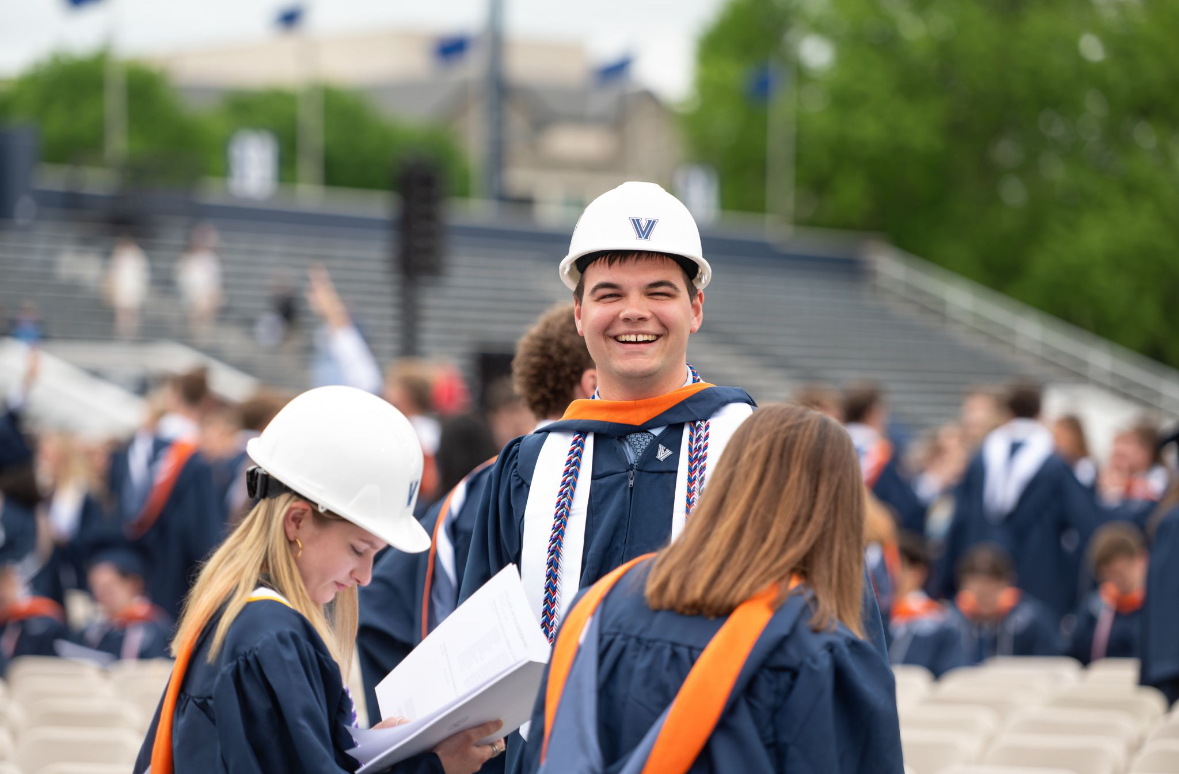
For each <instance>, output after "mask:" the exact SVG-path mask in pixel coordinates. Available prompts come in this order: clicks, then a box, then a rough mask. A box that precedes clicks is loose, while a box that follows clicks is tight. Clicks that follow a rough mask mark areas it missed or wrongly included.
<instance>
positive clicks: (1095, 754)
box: [894, 657, 1179, 774]
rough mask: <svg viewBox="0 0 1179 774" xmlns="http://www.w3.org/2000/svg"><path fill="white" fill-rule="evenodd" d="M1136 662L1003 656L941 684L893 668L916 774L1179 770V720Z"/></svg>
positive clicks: (1156, 773) (1152, 773) (1151, 773)
mask: <svg viewBox="0 0 1179 774" xmlns="http://www.w3.org/2000/svg"><path fill="white" fill-rule="evenodd" d="M1137 669H1138V663H1137V661H1136V660H1134V659H1111V660H1109V662H1108V663H1105V662H1102V661H1098V662H1096V663H1094V664H1093V665H1092V666H1091V667H1089V668H1088V669H1083V668H1082V667H1081V665H1080V664H1079V663H1077V662H1075V661H1071V660H1070V659H1067V658H1044V657H1028V658H1000V659H992V660H990V661H988V662H986V663H984V664H982V665H981V666H978V667H967V668H963V669H957V670H953V671H951V672H948V673H947V674H945V675H943V676H942V678H941V679H940V680H937V681H934V680H933V679H932V675H929V674H928V673H924V674H923V670H922V668H921V667H912V666H904V667H894V674H895V675H896V678H897V703H898V707H899V708H900V717H901V741H902V745H903V747H904V752H905V765H906V767H907V768H909V769H910V770H911V771H912V772H913V774H1164V773H1165V772H1176V771H1179V717H1176V716H1175V715H1174V714H1173V713H1172V714H1170V715H1168V714H1166V703H1165V701H1164V699H1163V697H1162V694H1160V693H1159V692H1158V691H1156V690H1154V689H1152V688H1143V687H1141V686H1138V685H1137V684H1136V683H1137Z"/></svg>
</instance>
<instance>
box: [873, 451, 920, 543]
mask: <svg viewBox="0 0 1179 774" xmlns="http://www.w3.org/2000/svg"><path fill="white" fill-rule="evenodd" d="M872 494H874V495H875V496H876V497H877V499H879V500H880V501H881V502H882V503H885V504H886V505H888V506H889V507H890V508H892V509H893V511H895V512H896V515H897V524H898V526H900V528H901V529H904V530H908V531H909V532H912V533H914V534H917V535H924V534H925V512H926V507H925V504H924V503H922V502H921V499H920V498H919V497H917V493H916V492H914V491H913V486H912V484H910V483H909V482H908V481H906V480H905V478H904V476H902V475H901V471H900V468H899V467H897V461H896V458H895V457H894V458H892V459H890V460H889V461H888V463H887V464H886V465H885V466H884V468H883V469H882V470H881V471H880V475H879V476H877V477H876V482H875V483H874V484H873V485H872Z"/></svg>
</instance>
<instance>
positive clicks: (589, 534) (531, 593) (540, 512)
mask: <svg viewBox="0 0 1179 774" xmlns="http://www.w3.org/2000/svg"><path fill="white" fill-rule="evenodd" d="M560 276H561V280H562V281H563V282H564V283H565V285H566V286H567V287H569V289H570V290H572V291H573V300H574V316H575V319H576V320H577V329H578V332H579V333H580V334H581V335H582V336H583V337H584V338H585V343H586V347H587V348H588V349H589V353H590V356H591V357H592V358H593V360H594V363H595V364H596V365H597V369H598V389H597V391H596V392H595V394H594V396H593V398H591V399H588V400H578V401H574V402H573V403H572V404H570V407H569V409H568V410H567V411H566V412H565V415H564V417H562V419H561V420H559V421H557V422H554V423H552V424H550V425H547V426H545V427H543V428H541V429H539V430H538V431H537V432H535V433H533V434H531V435H527V436H524V437H523V438H519V439H517V440H515V441H512V442H511V443H509V444H508V445H507V446H506V447H505V448H504V450H503V452H502V453H501V454H500V456H499V461H498V462H497V463H496V466H495V470H494V471H493V472H492V474H491V480H490V483H489V484H488V486H487V490H486V491H485V493H484V496H483V500H482V503H481V507H480V511H479V514H478V516H477V517H476V523H475V531H474V534H473V535H472V540H471V551H470V555H469V558H468V561H467V569H466V573H465V574H464V576H463V589H462V595H461V596H462V597H463V598H465V597H467V596H469V595H470V594H471V593H473V592H474V591H475V590H476V589H478V588H479V586H481V585H482V584H483V583H484V582H486V581H487V580H488V579H489V578H491V576H493V575H494V574H495V573H496V572H498V571H499V570H500V569H501V568H503V567H505V566H507V565H508V564H512V563H515V564H518V565H519V567H520V574H521V577H522V579H523V582H524V589H525V592H526V594H527V596H528V601H529V603H530V605H531V606H532V608H533V611H534V612H535V613H536V616H537V618H538V620H540V622H541V628H542V629H543V631H544V633H545V635H546V636H548V638H549V640H550V641H551V640H552V638H553V636H554V633H555V631H556V627H557V623H558V621H559V620H560V617H561V614H562V612H564V611H566V610H568V608H569V605H570V603H571V602H572V600H573V597H574V596H575V595H576V594H577V591H578V589H579V588H581V587H583V586H587V585H589V584H591V583H593V582H594V581H596V580H597V579H598V578H600V577H602V576H603V575H605V574H606V573H607V572H608V571H610V570H612V569H613V568H615V567H617V566H618V565H620V564H622V563H623V562H625V561H627V560H628V559H631V558H633V557H635V556H639V555H641V554H644V553H647V552H649V551H654V550H656V549H657V548H660V547H661V546H663V545H664V544H666V543H667V541H668V539H669V538H671V537H674V536H675V535H677V534H678V533H679V531H680V530H681V529H682V528H683V525H684V521H685V519H687V518H688V517H689V516H690V515H691V511H692V508H693V506H694V505H695V504H696V500H697V498H698V497H699V495H700V491H701V490H702V488H703V486H704V483H705V481H706V480H707V476H708V471H709V467H710V465H711V464H715V462H716V460H717V459H718V458H719V456H720V454H721V452H722V451H723V450H724V447H725V444H726V443H727V442H728V439H729V437H730V436H731V435H732V433H733V431H734V430H736V428H737V426H738V425H739V424H740V423H741V421H742V420H744V419H745V418H746V417H748V416H749V414H750V413H751V412H752V410H753V407H754V403H753V399H752V398H750V397H749V395H748V394H747V393H746V392H745V391H744V390H740V389H736V388H733V387H717V386H714V385H711V384H708V383H707V382H704V381H703V380H702V379H701V377H700V376H699V375H698V374H697V373H696V371H695V370H694V369H693V368H692V367H691V366H690V365H688V362H687V349H688V338H689V337H690V336H691V334H693V333H695V332H696V331H697V330H698V329H699V328H700V323H701V321H702V319H703V305H704V293H703V289H704V287H705V286H706V285H707V284H708V282H709V280H710V279H711V277H712V269H711V267H710V266H709V265H708V261H706V260H705V259H704V255H703V253H702V251H701V249H700V232H699V231H698V230H697V228H696V223H695V221H694V220H693V219H692V216H691V214H690V213H689V212H688V210H687V208H686V207H684V205H683V204H681V203H680V202H679V200H677V199H676V198H675V197H674V196H672V195H671V194H669V193H667V192H666V191H664V190H663V189H662V188H660V187H659V186H658V185H655V184H654V183H633V182H632V183H624V184H623V185H621V186H619V187H618V188H615V189H614V190H612V191H609V192H607V193H605V194H603V195H602V196H599V197H598V198H597V199H595V200H594V201H593V202H592V203H591V204H590V205H589V206H588V207H587V208H586V210H585V212H584V213H582V216H581V219H580V220H579V221H578V223H577V227H576V228H575V229H574V232H573V239H572V242H571V244H570V248H569V254H568V255H566V256H565V258H564V259H563V260H562V261H561V265H560Z"/></svg>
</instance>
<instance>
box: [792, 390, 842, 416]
mask: <svg viewBox="0 0 1179 774" xmlns="http://www.w3.org/2000/svg"><path fill="white" fill-rule="evenodd" d="M791 401H792V402H793V403H797V404H798V405H800V406H806V407H807V408H810V409H814V410H815V411H818V412H819V413H821V414H826V415H827V416H829V417H831V418H832V419H834V420H835V421H836V422H842V421H843V409H842V407H841V406H840V405H839V393H837V392H836V391H835V390H834V389H833V388H831V387H829V386H828V385H826V384H807V385H804V386H803V387H802V389H800V390H799V391H798V392H796V393H795V394H794V397H793V398H792V399H791Z"/></svg>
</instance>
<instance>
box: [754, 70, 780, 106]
mask: <svg viewBox="0 0 1179 774" xmlns="http://www.w3.org/2000/svg"><path fill="white" fill-rule="evenodd" d="M782 81H783V77H782V73H781V71H779V69H778V68H777V67H775V66H774V63H773V62H765V63H764V64H760V65H758V66H757V67H754V68H752V69H751V70H750V71H749V73H748V75H747V76H746V83H745V93H746V95H747V96H748V97H749V99H750V100H752V101H753V102H766V103H768V102H769V101H770V100H772V99H773V98H774V94H775V93H777V91H778V88H779V87H780V86H781V85H782Z"/></svg>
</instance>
